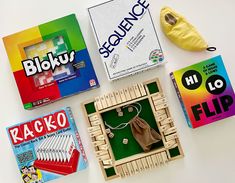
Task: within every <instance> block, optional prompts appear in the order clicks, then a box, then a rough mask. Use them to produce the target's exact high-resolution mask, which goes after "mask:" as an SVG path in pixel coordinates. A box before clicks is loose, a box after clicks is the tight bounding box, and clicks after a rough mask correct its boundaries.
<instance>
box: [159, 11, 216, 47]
mask: <svg viewBox="0 0 235 183" xmlns="http://www.w3.org/2000/svg"><path fill="white" fill-rule="evenodd" d="M160 22H161V27H162V30H163V32H164V33H165V35H166V36H167V37H168V38H169V39H170V40H171V41H172V42H173V43H175V44H176V45H177V46H178V47H180V48H183V49H185V50H189V51H203V50H208V51H215V50H216V48H215V47H208V44H207V43H206V41H205V40H204V39H203V38H202V36H201V35H200V34H199V33H198V31H197V30H196V28H195V27H194V26H193V25H191V24H190V23H189V22H188V21H187V20H186V19H185V18H184V17H183V16H181V15H179V14H178V13H176V12H175V11H173V10H172V9H171V8H169V7H164V8H162V10H161V13H160Z"/></svg>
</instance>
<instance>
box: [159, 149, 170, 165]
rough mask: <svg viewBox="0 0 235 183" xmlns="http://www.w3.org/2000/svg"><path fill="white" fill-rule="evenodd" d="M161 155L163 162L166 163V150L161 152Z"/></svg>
mask: <svg viewBox="0 0 235 183" xmlns="http://www.w3.org/2000/svg"><path fill="white" fill-rule="evenodd" d="M161 156H162V159H163V163H164V164H166V163H167V162H168V157H167V153H166V151H163V152H161Z"/></svg>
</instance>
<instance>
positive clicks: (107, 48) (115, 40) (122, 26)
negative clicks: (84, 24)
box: [99, 0, 149, 58]
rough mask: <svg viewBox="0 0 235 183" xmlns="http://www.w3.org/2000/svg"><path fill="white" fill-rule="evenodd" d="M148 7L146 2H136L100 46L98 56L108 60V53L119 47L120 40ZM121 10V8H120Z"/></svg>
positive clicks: (140, 0) (143, 0)
mask: <svg viewBox="0 0 235 183" xmlns="http://www.w3.org/2000/svg"><path fill="white" fill-rule="evenodd" d="M148 7H149V3H147V2H146V0H138V1H137V2H136V4H135V5H134V6H133V7H132V9H131V11H130V12H129V13H128V16H126V17H125V18H124V19H123V20H122V21H121V23H119V25H118V27H117V29H116V30H114V32H113V33H112V34H111V35H110V36H109V37H108V40H107V41H105V42H104V43H103V44H102V47H101V48H99V52H100V54H101V55H102V56H103V57H104V58H108V57H109V55H110V53H112V52H113V51H114V49H115V46H117V45H119V43H120V42H121V40H122V39H123V38H124V37H125V36H126V35H127V33H128V32H129V31H130V30H131V28H132V27H133V26H134V22H135V21H138V20H139V19H140V18H141V16H142V15H143V14H144V13H145V12H146V9H147V8H148ZM120 8H121V7H120Z"/></svg>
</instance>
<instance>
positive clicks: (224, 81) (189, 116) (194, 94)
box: [170, 56, 235, 128]
mask: <svg viewBox="0 0 235 183" xmlns="http://www.w3.org/2000/svg"><path fill="white" fill-rule="evenodd" d="M170 75H171V79H172V81H173V83H174V87H175V89H176V93H177V95H178V97H179V100H180V102H181V105H182V108H183V111H184V114H185V117H186V120H187V123H188V125H189V127H191V128H197V127H200V126H203V125H206V124H210V123H213V122H215V121H218V120H221V119H224V118H227V117H230V116H233V115H235V103H234V101H235V95H234V90H233V88H232V85H231V83H230V80H229V77H228V74H227V72H226V68H225V66H224V63H223V60H222V57H221V56H217V57H214V58H211V59H209V60H205V61H202V62H200V63H197V64H194V65H191V66H189V67H186V68H183V69H180V70H178V71H175V72H172V73H171V74H170Z"/></svg>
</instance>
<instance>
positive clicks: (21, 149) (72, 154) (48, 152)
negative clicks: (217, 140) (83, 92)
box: [7, 107, 87, 183]
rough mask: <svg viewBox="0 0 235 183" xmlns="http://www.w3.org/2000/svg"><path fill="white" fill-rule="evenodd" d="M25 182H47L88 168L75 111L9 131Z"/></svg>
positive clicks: (62, 112) (12, 127)
mask: <svg viewBox="0 0 235 183" xmlns="http://www.w3.org/2000/svg"><path fill="white" fill-rule="evenodd" d="M7 133H8V136H9V139H10V142H11V145H12V148H13V151H14V154H15V157H16V160H17V164H18V167H19V170H20V173H21V177H22V179H23V182H25V183H35V182H37V183H43V182H47V181H50V180H53V179H57V178H59V177H61V176H64V175H68V174H71V173H75V172H78V171H80V170H83V169H85V168H86V167H87V158H86V155H85V152H84V149H83V146H82V142H81V139H80V136H79V133H78V130H77V127H76V125H75V122H74V119H73V115H72V112H71V109H70V108H69V107H67V108H62V109H60V110H58V111H55V112H52V113H50V114H47V115H44V116H42V117H39V118H36V119H32V120H29V121H26V122H24V123H20V124H17V125H14V126H11V127H8V128H7Z"/></svg>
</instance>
